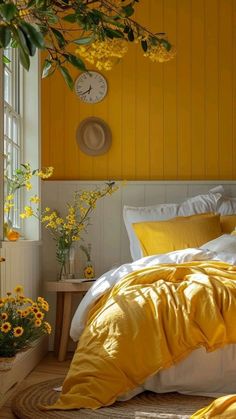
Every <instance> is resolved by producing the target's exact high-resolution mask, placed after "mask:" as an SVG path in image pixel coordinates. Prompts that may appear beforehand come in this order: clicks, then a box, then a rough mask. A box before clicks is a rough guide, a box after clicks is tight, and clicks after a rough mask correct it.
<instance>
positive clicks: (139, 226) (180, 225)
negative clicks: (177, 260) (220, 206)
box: [133, 213, 222, 256]
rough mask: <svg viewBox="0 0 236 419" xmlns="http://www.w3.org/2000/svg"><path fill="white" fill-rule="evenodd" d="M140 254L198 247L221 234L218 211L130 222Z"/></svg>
mask: <svg viewBox="0 0 236 419" xmlns="http://www.w3.org/2000/svg"><path fill="white" fill-rule="evenodd" d="M133 228H134V230H135V233H136V235H137V237H138V239H139V241H140V244H141V247H142V251H143V255H144V256H150V255H155V254H158V253H167V252H172V251H174V250H180V249H187V248H188V247H199V246H201V245H202V244H204V243H206V242H208V241H210V240H213V239H215V238H216V237H219V236H221V234H222V229H221V225H220V214H212V213H207V214H198V215H191V216H189V217H176V218H171V219H170V220H166V221H150V222H142V223H135V224H133Z"/></svg>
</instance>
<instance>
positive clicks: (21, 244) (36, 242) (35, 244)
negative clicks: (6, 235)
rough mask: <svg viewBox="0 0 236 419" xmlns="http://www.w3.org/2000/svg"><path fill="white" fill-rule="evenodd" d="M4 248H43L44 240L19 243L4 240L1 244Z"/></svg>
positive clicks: (21, 241)
mask: <svg viewBox="0 0 236 419" xmlns="http://www.w3.org/2000/svg"><path fill="white" fill-rule="evenodd" d="M0 243H1V246H2V248H4V247H8V246H13V245H14V246H17V247H27V246H41V245H42V240H17V241H10V240H3V241H1V242H0Z"/></svg>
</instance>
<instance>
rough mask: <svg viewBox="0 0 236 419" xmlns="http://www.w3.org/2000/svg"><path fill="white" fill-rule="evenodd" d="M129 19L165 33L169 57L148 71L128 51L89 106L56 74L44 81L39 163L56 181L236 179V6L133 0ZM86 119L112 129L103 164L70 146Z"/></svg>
mask: <svg viewBox="0 0 236 419" xmlns="http://www.w3.org/2000/svg"><path fill="white" fill-rule="evenodd" d="M137 18H138V19H139V20H140V22H142V23H144V24H145V25H148V26H149V27H151V28H152V30H154V31H158V32H159V31H166V32H167V33H168V36H169V39H170V40H171V41H172V42H173V43H174V44H175V45H176V48H177V51H178V54H177V57H176V59H175V60H173V61H171V62H169V63H166V64H153V63H151V62H149V60H148V59H147V58H144V57H143V56H142V53H141V51H140V49H139V48H138V46H131V47H130V49H129V54H128V55H127V56H126V58H125V59H124V60H123V62H121V63H120V64H118V65H117V66H116V67H115V68H114V69H113V71H112V72H107V73H106V74H105V76H106V77H107V79H108V84H109V93H108V96H107V97H106V98H105V99H104V101H103V102H101V103H99V104H96V105H88V104H83V103H82V102H80V101H79V99H78V98H77V97H76V96H75V94H74V93H72V92H70V91H69V90H68V88H67V87H66V86H65V84H64V82H63V80H62V78H61V76H60V74H57V75H54V76H52V77H51V78H49V79H47V80H43V81H42V163H43V165H52V166H54V168H55V175H54V178H55V179H119V178H125V179H230V178H231V179H236V128H235V92H236V0H141V5H140V6H138V7H137ZM74 76H77V73H76V72H74ZM88 116H98V117H101V118H103V119H104V120H105V121H107V122H108V124H109V125H110V127H111V129H112V133H113V144H112V148H111V149H110V151H109V152H108V153H107V154H105V155H104V156H100V157H89V156H87V155H85V154H83V153H82V152H80V150H79V149H78V147H77V144H76V140H75V132H76V128H77V126H78V124H79V123H80V121H81V120H83V119H84V118H86V117H88Z"/></svg>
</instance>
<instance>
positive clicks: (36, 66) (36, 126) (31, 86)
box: [22, 52, 41, 240]
mask: <svg viewBox="0 0 236 419" xmlns="http://www.w3.org/2000/svg"><path fill="white" fill-rule="evenodd" d="M22 129H23V132H22V135H23V136H24V137H23V138H24V140H23V144H24V147H23V156H22V161H23V162H25V163H28V162H30V163H31V167H32V168H33V169H37V168H40V166H41V69H40V54H39V53H38V52H37V53H36V54H35V56H34V57H33V58H32V59H31V64H30V71H29V72H26V71H24V72H23V124H22ZM31 183H32V186H33V188H32V190H31V191H24V197H23V200H22V202H23V205H24V203H28V202H29V197H31V196H32V195H35V194H36V195H38V196H39V197H40V196H41V187H40V179H39V178H38V177H37V176H34V178H33V179H31ZM40 227H41V225H40V223H39V221H38V220H37V219H36V218H35V217H31V218H28V219H26V220H24V226H23V228H24V230H23V231H24V235H25V238H26V239H27V240H41V228H40Z"/></svg>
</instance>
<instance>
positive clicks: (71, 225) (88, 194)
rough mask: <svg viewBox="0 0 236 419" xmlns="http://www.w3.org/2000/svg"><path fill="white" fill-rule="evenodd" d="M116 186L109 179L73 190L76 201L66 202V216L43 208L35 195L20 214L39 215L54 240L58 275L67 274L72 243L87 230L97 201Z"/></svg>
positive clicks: (60, 276) (22, 216) (111, 191)
mask: <svg viewBox="0 0 236 419" xmlns="http://www.w3.org/2000/svg"><path fill="white" fill-rule="evenodd" d="M117 189H118V186H117V185H116V184H115V182H109V183H106V184H105V186H104V187H102V188H101V189H95V190H92V191H81V192H79V191H76V192H74V195H73V201H72V202H70V203H67V214H66V216H65V217H64V218H63V217H61V215H60V214H59V213H58V212H57V211H56V210H52V209H51V208H45V210H43V211H42V212H41V211H40V210H39V208H38V205H37V204H38V201H37V202H36V201H34V200H33V198H32V199H31V200H30V206H27V207H25V208H24V212H23V213H22V214H20V217H21V218H28V217H31V216H34V217H37V218H38V219H39V220H40V221H41V223H42V225H44V227H45V228H46V229H47V230H48V231H49V232H50V234H51V236H52V238H53V239H54V240H55V242H56V258H57V261H58V262H59V264H60V272H59V279H62V277H63V276H64V277H67V275H68V273H69V272H68V271H67V266H66V265H67V262H68V258H69V254H70V250H71V248H72V245H73V243H74V242H76V241H78V240H80V239H81V238H82V233H83V232H84V231H86V227H87V226H88V225H89V220H90V215H91V213H92V211H94V209H95V208H96V204H97V201H98V200H99V199H101V198H104V197H105V196H107V195H112V194H113V193H114V192H115V191H117ZM35 204H36V206H35ZM68 265H69V264H68Z"/></svg>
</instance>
